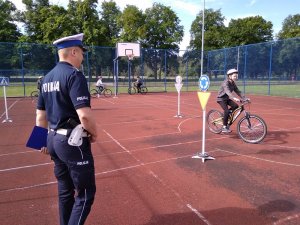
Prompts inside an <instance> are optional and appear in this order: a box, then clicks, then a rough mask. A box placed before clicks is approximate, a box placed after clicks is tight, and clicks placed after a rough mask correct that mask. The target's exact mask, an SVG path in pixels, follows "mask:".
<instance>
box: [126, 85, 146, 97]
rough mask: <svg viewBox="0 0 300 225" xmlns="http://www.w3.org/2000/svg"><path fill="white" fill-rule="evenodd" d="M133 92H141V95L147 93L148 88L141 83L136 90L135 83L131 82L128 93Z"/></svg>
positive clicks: (132, 93)
mask: <svg viewBox="0 0 300 225" xmlns="http://www.w3.org/2000/svg"><path fill="white" fill-rule="evenodd" d="M135 93H141V94H142V95H144V94H147V93H148V88H147V87H146V86H145V85H142V86H141V87H140V88H139V90H138V88H137V86H136V83H133V85H131V87H129V88H128V94H130V95H134V94H135Z"/></svg>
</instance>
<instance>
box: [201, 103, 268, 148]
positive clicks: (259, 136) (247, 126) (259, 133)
mask: <svg viewBox="0 0 300 225" xmlns="http://www.w3.org/2000/svg"><path fill="white" fill-rule="evenodd" d="M250 103H251V102H250V100H249V99H244V100H241V105H239V107H238V108H237V109H235V110H234V111H233V112H231V113H230V114H229V119H228V125H229V126H230V125H232V124H233V123H234V122H235V121H236V120H237V118H238V117H239V116H240V115H241V113H242V112H244V116H243V117H242V118H241V119H240V120H239V121H238V124H237V132H238V135H239V137H240V138H241V139H242V140H243V141H245V142H247V143H251V144H257V143H259V142H261V141H262V140H263V139H264V138H265V137H266V135H267V124H266V123H265V121H264V120H263V119H262V118H261V117H259V116H257V115H254V114H250V112H248V111H247V110H246V109H245V107H244V106H245V105H247V104H250ZM206 121H207V125H208V128H209V130H210V131H211V132H213V133H215V134H219V133H221V132H222V127H223V113H222V112H220V111H218V110H216V109H212V110H210V111H209V112H208V113H207V116H206Z"/></svg>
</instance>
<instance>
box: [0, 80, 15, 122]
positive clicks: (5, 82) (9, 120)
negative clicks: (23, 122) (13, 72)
mask: <svg viewBox="0 0 300 225" xmlns="http://www.w3.org/2000/svg"><path fill="white" fill-rule="evenodd" d="M8 85H9V79H8V77H0V86H3V96H4V106H5V119H4V120H3V121H2V123H6V122H12V120H11V119H9V117H8V110H7V101H6V86H8Z"/></svg>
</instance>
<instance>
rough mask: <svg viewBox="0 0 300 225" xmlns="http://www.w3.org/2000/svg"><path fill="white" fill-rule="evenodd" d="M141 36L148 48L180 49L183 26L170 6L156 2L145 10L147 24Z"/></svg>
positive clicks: (143, 43) (142, 41)
mask: <svg viewBox="0 0 300 225" xmlns="http://www.w3.org/2000/svg"><path fill="white" fill-rule="evenodd" d="M141 38H142V40H141V43H142V45H143V46H144V47H146V48H155V49H174V50H179V43H180V42H181V41H182V38H183V26H182V25H180V19H179V18H178V16H177V15H176V13H175V12H174V11H173V10H172V9H171V8H170V7H167V6H164V5H162V4H159V3H154V4H153V6H152V7H151V8H148V9H146V11H145V26H144V30H143V34H142V37H141Z"/></svg>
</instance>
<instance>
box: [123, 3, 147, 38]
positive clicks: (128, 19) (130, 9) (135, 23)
mask: <svg viewBox="0 0 300 225" xmlns="http://www.w3.org/2000/svg"><path fill="white" fill-rule="evenodd" d="M118 23H119V26H120V27H121V28H122V29H121V33H120V39H119V40H120V41H121V42H137V41H139V39H140V37H141V36H142V35H143V33H145V26H144V24H145V15H144V14H143V12H142V11H141V10H139V9H138V8H137V7H136V6H133V5H127V6H126V7H125V9H124V10H123V13H122V14H121V16H120V17H119V21H118Z"/></svg>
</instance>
